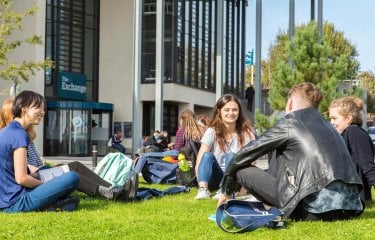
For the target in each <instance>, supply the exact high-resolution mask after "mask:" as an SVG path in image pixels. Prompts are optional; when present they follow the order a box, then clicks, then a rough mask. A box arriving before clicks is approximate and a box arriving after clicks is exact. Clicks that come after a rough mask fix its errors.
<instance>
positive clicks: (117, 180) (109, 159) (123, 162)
mask: <svg viewBox="0 0 375 240" xmlns="http://www.w3.org/2000/svg"><path fill="white" fill-rule="evenodd" d="M133 169H134V167H133V160H132V159H131V158H129V157H127V156H126V155H125V154H123V153H120V152H114V153H108V154H107V155H105V156H104V157H103V158H102V160H100V162H99V163H98V165H97V166H96V168H95V170H94V172H95V173H96V174H97V175H99V176H100V177H101V178H103V179H104V180H105V181H107V182H109V183H111V184H112V186H114V187H115V186H123V185H124V184H125V182H126V180H127V179H128V178H129V177H130V176H131V174H132V173H133Z"/></svg>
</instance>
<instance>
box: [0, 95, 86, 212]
mask: <svg viewBox="0 0 375 240" xmlns="http://www.w3.org/2000/svg"><path fill="white" fill-rule="evenodd" d="M44 107H45V101H44V98H43V97H42V96H41V95H40V94H38V93H36V92H32V91H22V92H21V93H20V94H19V95H18V96H17V97H16V99H15V101H14V104H13V106H12V113H13V116H14V120H13V121H12V122H11V123H9V124H8V125H7V126H6V127H4V128H3V129H2V130H1V131H0V139H1V141H0V176H1V178H2V181H1V184H0V209H1V211H3V212H8V213H14V212H30V211H43V210H56V209H59V210H75V209H76V208H77V206H78V204H79V198H75V197H71V196H70V194H71V193H72V192H73V191H74V190H75V189H76V188H77V186H78V184H79V176H78V174H77V173H75V172H68V173H65V174H63V175H61V176H59V177H57V178H55V179H53V180H51V181H49V182H45V183H43V182H42V181H41V180H38V179H36V178H34V177H32V176H31V175H30V171H29V169H28V167H27V165H28V164H27V146H28V144H29V142H30V139H29V136H28V134H27V132H26V129H27V128H28V127H30V126H32V125H38V124H39V123H40V121H41V120H42V118H43V117H44Z"/></svg>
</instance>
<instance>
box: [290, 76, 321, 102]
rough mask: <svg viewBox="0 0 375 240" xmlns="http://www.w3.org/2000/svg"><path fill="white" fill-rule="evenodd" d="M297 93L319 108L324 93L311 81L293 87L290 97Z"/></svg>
mask: <svg viewBox="0 0 375 240" xmlns="http://www.w3.org/2000/svg"><path fill="white" fill-rule="evenodd" d="M295 93H297V94H298V95H300V97H301V98H302V99H305V100H306V101H308V102H309V103H310V104H311V105H312V106H313V107H314V108H318V107H319V104H320V101H322V99H323V93H322V92H321V91H320V90H319V89H318V88H317V87H315V85H314V84H312V83H310V82H304V83H301V84H298V85H295V86H293V87H292V89H291V90H290V91H289V93H288V98H290V97H291V96H292V95H293V94H295Z"/></svg>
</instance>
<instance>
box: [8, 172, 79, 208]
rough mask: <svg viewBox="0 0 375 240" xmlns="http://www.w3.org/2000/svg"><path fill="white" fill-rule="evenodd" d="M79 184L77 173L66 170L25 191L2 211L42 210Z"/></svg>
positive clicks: (67, 194) (65, 195) (66, 194)
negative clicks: (58, 175)
mask: <svg viewBox="0 0 375 240" xmlns="http://www.w3.org/2000/svg"><path fill="white" fill-rule="evenodd" d="M78 184H79V175H78V174H77V173H76V172H73V171H71V172H67V173H65V174H63V175H61V176H60V177H57V178H55V179H52V180H51V181H48V182H46V183H43V184H41V185H39V186H38V187H36V188H30V189H27V190H26V192H25V193H24V194H23V195H22V196H21V197H20V198H19V199H18V201H17V202H15V203H14V204H13V205H12V206H10V207H8V208H4V209H3V212H7V213H15V212H31V211H37V210H42V209H43V208H46V207H47V206H50V205H53V204H54V203H55V202H56V201H58V200H60V199H63V198H65V197H67V196H69V195H70V194H71V193H72V192H73V191H74V190H75V189H76V188H77V187H78Z"/></svg>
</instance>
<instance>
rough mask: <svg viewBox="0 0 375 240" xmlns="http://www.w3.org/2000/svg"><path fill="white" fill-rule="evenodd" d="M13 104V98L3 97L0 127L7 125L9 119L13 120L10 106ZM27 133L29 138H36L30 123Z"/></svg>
mask: <svg viewBox="0 0 375 240" xmlns="http://www.w3.org/2000/svg"><path fill="white" fill-rule="evenodd" d="M13 104H14V99H12V98H8V99H5V101H4V102H3V107H2V109H1V114H0V115H1V117H0V129H2V128H4V127H5V126H6V125H8V124H9V123H10V122H11V121H13V119H14V116H13V113H12V107H13ZM26 131H27V134H28V135H29V138H30V139H31V140H34V139H35V138H36V132H35V130H34V126H33V125H30V126H29V127H28V128H27V129H26Z"/></svg>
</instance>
